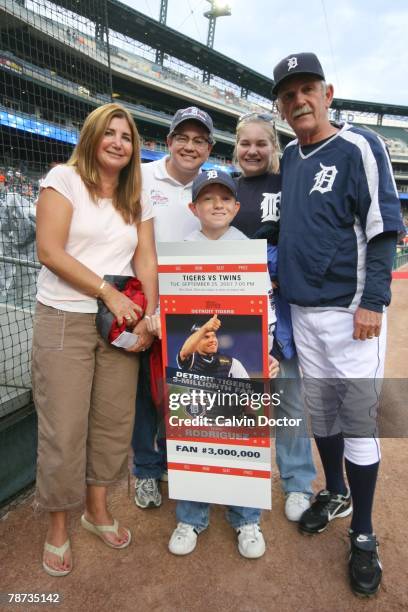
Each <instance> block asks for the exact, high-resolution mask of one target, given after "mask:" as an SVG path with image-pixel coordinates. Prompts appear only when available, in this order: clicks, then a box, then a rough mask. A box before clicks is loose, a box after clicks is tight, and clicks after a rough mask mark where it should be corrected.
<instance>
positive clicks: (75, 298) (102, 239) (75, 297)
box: [37, 165, 153, 313]
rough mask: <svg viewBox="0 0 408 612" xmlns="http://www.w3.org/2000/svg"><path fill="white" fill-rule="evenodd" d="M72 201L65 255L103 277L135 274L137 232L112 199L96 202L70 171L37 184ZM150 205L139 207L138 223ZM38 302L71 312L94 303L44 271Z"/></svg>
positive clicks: (91, 309) (91, 308) (65, 169)
mask: <svg viewBox="0 0 408 612" xmlns="http://www.w3.org/2000/svg"><path fill="white" fill-rule="evenodd" d="M46 187H52V188H53V189H55V190H56V191H58V193H60V194H61V195H63V196H64V197H65V198H67V200H69V201H70V203H71V204H72V208H73V214H72V219H71V225H70V228H69V234H68V240H67V243H66V245H65V251H66V252H67V253H68V254H69V255H72V257H75V259H77V260H78V261H80V262H81V263H82V264H84V265H85V266H86V267H87V268H89V269H90V270H92V271H93V272H95V273H96V274H98V275H99V276H102V277H103V276H104V275H105V274H122V275H130V276H132V275H133V274H134V271H133V270H132V259H133V255H134V253H135V249H136V246H137V227H136V225H127V224H126V223H125V221H124V220H123V218H122V216H121V215H120V213H119V212H118V211H117V210H115V208H114V207H113V205H112V200H111V199H110V198H101V199H99V200H98V201H97V202H94V201H93V200H92V199H91V196H90V195H89V192H88V189H87V188H86V186H85V184H84V183H83V181H82V179H81V177H80V176H79V174H78V173H77V172H76V170H75V168H74V167H73V166H66V165H60V166H56V167H55V168H53V169H52V170H51V171H50V172H49V173H48V174H47V176H46V177H45V179H44V180H43V182H42V183H41V189H45V188H46ZM152 216H153V211H152V208H151V205H150V204H149V202H147V203H145V202H142V216H141V221H146V220H147V219H151V218H152ZM37 299H38V301H39V302H41V303H42V304H45V305H46V306H52V307H53V308H58V309H59V310H67V311H70V312H91V313H92V312H97V310H98V307H97V301H96V299H95V298H92V297H89V296H87V295H85V294H84V293H81V292H80V291H78V290H77V289H75V288H74V287H72V286H71V285H69V284H68V283H66V282H65V281H64V280H62V279H61V278H59V277H58V276H57V275H56V274H54V273H53V272H51V270H49V269H48V268H46V267H45V266H43V267H42V268H41V271H40V274H39V277H38V291H37Z"/></svg>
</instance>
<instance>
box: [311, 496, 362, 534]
mask: <svg viewBox="0 0 408 612" xmlns="http://www.w3.org/2000/svg"><path fill="white" fill-rule="evenodd" d="M352 510H353V506H352V504H351V496H350V492H348V494H347V495H340V494H337V493H330V491H325V490H324V491H320V492H319V493H318V494H317V495H316V499H315V501H314V502H313V503H312V505H311V506H310V508H309V509H308V510H305V511H304V513H303V514H302V516H301V517H300V521H299V529H300V531H301V532H302V533H307V534H312V533H320V532H321V531H324V530H325V529H326V527H327V525H328V524H329V522H330V521H332V520H333V519H335V518H342V517H344V516H348V515H349V514H350V513H351V512H352Z"/></svg>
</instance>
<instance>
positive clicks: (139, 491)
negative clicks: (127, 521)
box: [135, 478, 162, 508]
mask: <svg viewBox="0 0 408 612" xmlns="http://www.w3.org/2000/svg"><path fill="white" fill-rule="evenodd" d="M161 503H162V496H161V493H160V489H159V484H158V482H157V480H156V479H155V478H136V482H135V504H136V506H139V508H158V507H159V506H161Z"/></svg>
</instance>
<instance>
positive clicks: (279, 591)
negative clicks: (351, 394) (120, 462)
mask: <svg viewBox="0 0 408 612" xmlns="http://www.w3.org/2000/svg"><path fill="white" fill-rule="evenodd" d="M407 304H408V280H395V281H394V282H393V304H392V306H391V308H390V310H389V327H388V337H389V345H388V346H389V348H388V357H387V367H386V375H387V376H388V377H394V378H408V326H407V319H408V317H407V314H406V312H407ZM382 453H383V461H382V465H381V470H380V478H379V483H378V492H377V496H376V504H375V508H374V524H375V529H376V532H377V535H378V538H379V541H380V555H381V560H382V562H383V566H384V579H383V585H382V589H381V591H380V592H379V593H378V595H377V596H376V597H375V598H373V599H370V600H361V599H358V598H356V597H354V596H353V595H352V594H351V592H350V590H349V587H348V583H347V555H348V538H347V535H346V534H347V527H348V524H349V520H350V519H349V518H346V519H342V520H337V521H334V522H333V523H332V524H331V525H330V527H329V528H328V530H327V531H326V532H324V533H322V534H320V535H318V536H312V537H307V536H301V535H300V534H299V533H298V531H297V528H296V525H294V524H291V523H289V522H288V521H287V520H286V519H285V517H284V514H283V505H284V497H283V495H282V492H281V490H280V484H279V478H278V476H277V474H276V469H275V470H274V478H273V509H272V511H271V512H265V513H264V514H263V522H262V525H263V531H264V534H265V538H266V540H267V552H266V554H265V556H264V557H263V558H262V559H259V560H255V561H249V560H245V559H243V558H241V557H240V555H239V553H238V551H237V548H236V542H235V535H234V533H233V531H232V529H231V528H230V527H229V526H228V525H227V523H226V521H225V519H224V516H223V513H224V510H223V508H221V507H214V508H213V510H212V515H211V525H210V528H209V529H208V530H207V531H206V532H204V533H203V534H201V535H200V537H199V540H198V544H197V549H196V551H195V552H194V553H192V554H191V555H189V556H188V557H184V558H176V557H174V556H172V555H171V554H170V553H169V552H168V551H167V542H168V538H169V536H170V533H171V531H172V529H173V528H174V526H175V503H174V501H169V500H167V499H166V500H165V502H164V504H163V506H162V507H161V509H158V510H140V509H137V508H136V507H135V506H134V504H133V501H132V500H130V499H128V491H127V483H122V484H120V485H118V486H116V487H115V488H114V489H113V490H112V493H111V496H110V503H111V507H112V509H113V513H114V515H115V516H116V517H117V518H118V519H119V520H120V521H122V522H123V523H124V524H126V525H127V526H129V527H130V528H131V529H132V532H133V543H132V545H131V546H130V547H129V548H128V549H125V550H111V549H108V548H107V547H106V546H104V544H103V543H102V542H101V541H100V540H98V539H97V538H95V537H94V536H92V535H91V534H89V533H87V532H85V531H83V530H82V529H81V528H80V526H79V516H80V513H79V512H77V513H75V514H73V515H72V520H71V527H72V529H71V532H72V539H71V541H72V546H73V554H74V564H75V566H74V569H73V571H72V573H71V574H70V575H69V576H67V577H66V578H51V577H49V576H47V575H46V574H45V573H44V572H43V570H42V567H41V562H40V559H41V549H42V545H43V539H44V534H45V531H46V518H45V516H42V515H39V516H34V515H33V512H32V509H31V506H30V501H31V500H30V499H27V500H26V501H24V502H22V503H21V504H19V505H18V506H17V507H15V508H13V509H11V510H10V511H9V513H8V514H7V515H6V516H4V517H3V519H2V520H0V592H3V593H10V592H13V593H16V592H18V593H59V594H60V596H61V599H62V601H61V603H60V604H59V605H58V606H55V607H56V609H58V610H61V611H64V612H65V611H69V612H71V611H72V612H74V611H75V612H88V611H91V610H92V611H93V610H99V611H105V610H110V611H112V612H113V611H115V612H116V611H117V610H118V611H121V612H122V611H124V612H127V611H131V610H138V611H140V612H145V611H146V612H147V611H155V610H160V611H161V612H167V611H168V612H173V611H174V612H176V611H177V612H193V611H201V610H202V611H204V610H208V609H217V610H221V611H229V610H239V611H240V612H247V611H248V612H253V611H260V612H264V611H265V612H266V611H279V612H286V611H292V612H297V611H299V612H300V611H302V612H306V611H313V612H320V611H321V612H326V611H330V612H337V611H338V612H340V611H342V612H346V611H348V610H353V611H355V612H359V611H360V610H361V611H362V610H364V611H366V610H370V612H371V611H377V610H381V611H386V612H391V611H394V610H400V611H403V610H407V609H408V591H407V585H408V536H407V532H406V530H405V518H406V517H405V511H406V508H407V507H408V486H407V465H408V442H407V439H384V440H383V442H382ZM317 465H318V468H319V474H318V478H317V480H316V482H315V490H318V489H319V488H322V487H323V484H324V483H323V480H322V471H321V469H320V464H319V461H317ZM163 489H164V492H165V493H166V491H165V489H166V487H165V486H164V487H163ZM164 497H166V495H164ZM51 607H54V606H51ZM0 608H1V609H6V610H15V609H17V607H16V606H13V607H11V606H8V605H4V604H3V608H2V605H1V604H0ZM20 609H24V610H36V609H42V607H41V608H40V607H39V606H35V605H27V604H24V605H21V606H20Z"/></svg>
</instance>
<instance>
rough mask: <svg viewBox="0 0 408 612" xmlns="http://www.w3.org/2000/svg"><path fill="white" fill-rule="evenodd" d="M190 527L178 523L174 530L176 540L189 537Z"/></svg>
mask: <svg viewBox="0 0 408 612" xmlns="http://www.w3.org/2000/svg"><path fill="white" fill-rule="evenodd" d="M190 527H191V525H187V524H186V523H184V524H183V523H179V524H178V525H177V529H176V536H177V537H178V538H185V537H186V536H188V535H189V532H190Z"/></svg>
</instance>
